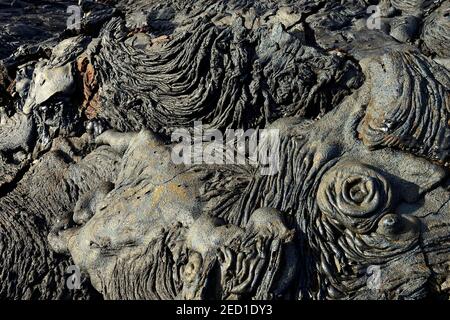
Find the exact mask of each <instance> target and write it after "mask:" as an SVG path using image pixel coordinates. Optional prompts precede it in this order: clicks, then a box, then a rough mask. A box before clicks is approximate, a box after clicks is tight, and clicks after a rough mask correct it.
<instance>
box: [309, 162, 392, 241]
mask: <svg viewBox="0 0 450 320" xmlns="http://www.w3.org/2000/svg"><path fill="white" fill-rule="evenodd" d="M392 202H393V196H392V192H391V187H390V184H389V182H388V181H387V180H386V179H385V178H384V177H383V176H382V175H380V174H379V173H377V172H376V171H374V170H373V169H371V168H370V167H368V166H366V165H364V164H360V163H354V162H344V163H340V164H338V165H336V166H335V167H334V168H332V169H331V170H330V171H328V172H327V173H326V174H325V175H324V177H323V179H322V181H321V183H320V185H319V189H318V194H317V203H318V205H319V208H320V210H321V211H322V212H323V213H325V214H328V215H330V216H331V217H332V218H333V219H335V220H337V221H338V222H340V223H342V224H344V225H345V226H346V227H348V228H350V229H353V230H355V231H358V232H360V233H366V232H368V231H370V230H371V229H372V227H373V226H374V224H375V222H376V221H377V220H378V219H379V218H380V217H381V216H382V215H383V214H384V213H386V212H387V211H388V210H389V208H390V207H391V206H392Z"/></svg>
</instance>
